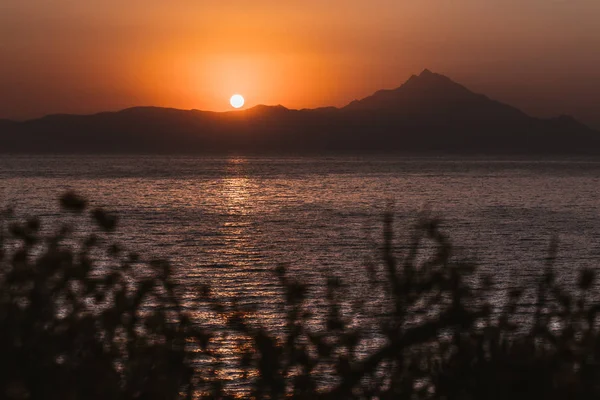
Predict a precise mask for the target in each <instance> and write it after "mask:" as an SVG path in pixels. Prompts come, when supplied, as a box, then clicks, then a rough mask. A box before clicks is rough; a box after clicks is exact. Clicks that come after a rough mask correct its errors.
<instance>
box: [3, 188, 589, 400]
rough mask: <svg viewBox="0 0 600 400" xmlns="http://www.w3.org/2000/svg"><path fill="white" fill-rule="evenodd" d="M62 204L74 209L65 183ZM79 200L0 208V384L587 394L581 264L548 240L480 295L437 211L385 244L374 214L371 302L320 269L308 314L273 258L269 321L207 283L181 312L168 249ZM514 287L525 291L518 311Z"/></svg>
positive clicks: (470, 267) (107, 393) (299, 393)
mask: <svg viewBox="0 0 600 400" xmlns="http://www.w3.org/2000/svg"><path fill="white" fill-rule="evenodd" d="M60 204H61V206H62V207H63V208H64V210H65V212H72V213H75V214H76V215H80V216H83V215H84V213H85V211H86V210H88V208H87V206H88V204H87V202H86V201H84V200H83V199H81V198H79V197H78V196H77V195H75V194H73V193H68V194H66V195H65V196H63V197H62V198H61V202H60ZM89 216H90V220H91V221H93V223H94V224H95V226H96V229H94V230H92V231H91V232H87V233H85V234H84V235H83V236H81V234H79V235H77V234H75V233H73V232H74V231H75V230H74V229H72V227H68V226H60V227H54V229H57V230H56V232H54V233H52V234H42V233H41V232H42V229H41V228H42V227H41V224H40V222H39V221H38V220H37V219H29V220H26V221H24V222H15V221H16V219H15V217H14V216H11V215H10V214H8V213H7V214H5V215H3V219H2V226H0V322H1V324H2V325H1V327H0V354H1V355H2V358H1V361H0V368H1V371H0V393H1V394H0V396H1V397H4V398H11V399H21V398H23V399H25V398H61V399H62V398H86V399H87V398H92V399H93V398H127V399H129V398H147V399H154V398H156V399H158V398H160V399H174V398H179V397H189V398H230V397H250V398H257V399H261V398H270V399H277V398H284V397H291V398H298V399H303V398H323V399H354V398H355V399H373V398H380V399H391V398H399V399H508V398H510V399H537V398H543V399H563V398H576V399H591V398H600V385H599V382H600V376H599V373H600V369H599V368H598V362H599V361H600V335H599V334H598V327H597V320H596V316H597V314H598V311H599V310H600V304H599V303H598V297H597V296H596V293H595V291H594V290H595V271H593V270H591V269H583V270H582V271H580V275H579V279H578V287H577V288H572V290H571V291H569V290H567V289H566V288H564V287H563V286H562V285H561V284H560V283H559V282H557V280H556V274H555V272H554V254H555V252H556V245H555V244H553V245H552V246H551V250H550V257H549V259H548V262H547V264H546V265H545V267H544V270H543V273H542V274H541V275H540V277H539V280H538V282H537V286H536V287H534V288H508V296H507V300H506V303H505V304H503V305H501V307H500V309H497V307H496V309H494V307H492V304H491V302H490V299H491V294H490V290H491V289H493V284H494V283H493V280H492V279H491V278H490V277H489V276H484V277H483V279H482V284H481V285H478V286H477V287H475V285H474V282H476V279H475V275H474V272H475V270H476V267H475V265H474V264H472V263H469V262H464V261H461V260H460V259H459V258H457V257H456V255H455V254H454V253H453V247H452V246H451V243H450V241H449V239H448V238H447V237H446V236H445V235H444V234H443V232H442V230H441V228H440V223H439V221H438V220H436V219H432V218H430V217H423V218H421V219H420V220H419V221H418V223H417V224H416V226H414V228H413V230H412V236H411V240H410V243H409V246H408V248H407V250H406V251H404V252H399V251H395V250H394V248H395V246H394V243H393V239H394V235H393V231H392V225H393V224H392V216H391V214H387V215H386V218H385V222H384V237H383V240H382V254H381V263H380V264H378V265H372V266H370V267H369V271H370V272H369V274H370V275H371V276H370V279H368V280H365V282H369V283H368V284H369V285H370V286H369V289H370V290H371V291H372V292H379V293H380V294H381V297H380V304H379V309H380V310H381V312H379V313H377V314H374V315H371V316H370V318H368V319H365V318H362V317H363V316H364V315H367V314H369V313H372V309H370V308H368V307H370V306H366V305H365V304H364V303H362V302H360V301H359V302H352V304H350V296H348V295H347V287H346V286H345V285H344V282H342V281H341V280H340V279H338V278H328V279H326V282H325V283H324V285H325V287H324V289H325V291H324V296H325V300H326V310H325V312H324V313H320V315H324V316H325V317H324V318H321V319H319V318H318V317H316V316H315V312H314V311H315V310H314V309H312V308H313V307H314V306H311V304H310V303H309V301H308V299H309V287H308V286H307V285H305V284H303V283H302V282H301V281H299V280H298V279H297V278H296V277H294V276H291V275H290V274H289V273H288V271H287V269H286V267H285V266H283V265H281V266H278V267H277V268H275V269H274V275H275V277H276V279H277V280H278V281H279V283H280V286H281V289H282V299H281V300H282V301H281V303H280V304H281V311H282V315H283V316H282V318H283V319H284V321H282V322H283V324H282V326H284V328H283V329H280V330H278V331H276V332H273V331H272V330H270V329H269V328H270V327H268V326H262V325H261V321H260V318H257V317H256V315H255V313H254V311H253V310H248V309H246V308H244V307H241V306H239V305H238V304H235V303H234V304H225V303H220V302H219V301H218V299H214V298H211V295H210V289H209V288H208V287H200V288H198V290H197V299H196V300H197V301H195V302H194V304H195V307H198V308H203V313H196V314H199V315H203V317H201V318H205V319H198V318H197V317H196V318H194V317H193V313H194V311H197V310H194V309H192V310H188V311H185V310H184V308H183V307H182V305H181V301H180V294H181V293H179V292H178V291H179V290H184V289H186V290H189V288H178V287H177V286H176V285H175V283H174V282H173V280H172V277H171V275H172V274H171V267H170V266H169V264H168V263H167V262H164V261H152V262H148V263H146V262H142V261H141V260H140V258H139V257H138V256H136V255H135V254H130V253H127V252H126V250H125V246H123V245H120V244H116V243H114V240H113V232H114V231H115V229H116V227H117V221H118V220H117V218H116V216H115V215H114V214H113V213H110V212H107V211H104V210H101V209H94V210H92V211H90V214H89ZM378 274H383V276H384V277H385V279H383V280H381V279H377V278H376V277H377V276H380V275H378ZM528 291H529V292H531V291H534V292H535V296H536V303H535V304H534V307H533V309H532V310H530V311H531V312H529V313H525V314H523V313H520V309H521V308H525V304H524V303H523V300H522V299H523V296H524V295H525V294H526V293H527V292H528ZM187 312H190V313H191V314H189V315H188V314H187ZM206 315H212V316H213V317H214V318H211V317H206ZM218 321H222V323H219V322H218ZM519 325H520V326H519ZM225 338H229V339H233V340H235V341H236V343H237V347H236V348H237V349H238V354H236V355H234V356H235V357H234V358H235V359H236V360H237V361H235V362H233V361H231V360H230V359H229V361H227V362H224V361H223V360H222V359H221V358H220V352H219V350H220V348H219V347H220V343H221V340H223V339H225ZM234 364H235V365H234ZM232 370H236V371H238V372H239V374H238V375H236V378H235V382H236V384H238V385H237V386H236V388H237V390H238V391H237V392H233V391H232V390H231V386H230V379H229V377H228V374H229V373H230V371H232Z"/></svg>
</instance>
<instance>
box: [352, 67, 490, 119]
mask: <svg viewBox="0 0 600 400" xmlns="http://www.w3.org/2000/svg"><path fill="white" fill-rule="evenodd" d="M476 97H477V98H479V95H477V94H475V93H473V92H471V91H470V90H468V89H467V88H465V87H464V86H462V85H460V84H458V83H456V82H454V81H453V80H452V79H450V78H448V77H447V76H444V75H441V74H437V73H435V72H431V71H430V70H429V69H424V70H423V71H422V72H421V73H420V74H419V75H412V76H411V77H410V78H409V79H408V80H407V81H406V82H405V83H404V84H402V85H401V86H400V87H398V88H396V89H388V90H379V91H377V92H375V93H374V94H373V95H372V96H369V97H366V98H364V99H362V100H355V101H353V102H352V103H350V104H348V105H347V106H346V107H347V108H349V109H356V110H358V109H368V110H383V111H388V112H389V111H394V112H402V110H405V111H406V110H409V109H412V108H415V107H417V108H419V109H425V108H423V107H422V106H423V104H424V103H432V104H433V103H435V104H439V103H440V102H446V103H452V102H454V101H464V100H465V99H471V100H472V99H474V98H476Z"/></svg>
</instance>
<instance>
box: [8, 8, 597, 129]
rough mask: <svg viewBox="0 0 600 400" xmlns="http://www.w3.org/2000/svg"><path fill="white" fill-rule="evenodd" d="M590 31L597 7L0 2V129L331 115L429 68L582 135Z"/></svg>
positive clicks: (593, 92) (593, 64) (592, 41)
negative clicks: (187, 114)
mask: <svg viewBox="0 0 600 400" xmlns="http://www.w3.org/2000/svg"><path fill="white" fill-rule="evenodd" d="M598 21H600V0H526V1H524V0H418V1H417V0H370V1H363V0H361V1H358V0H344V1H341V0H330V1H324V0H320V1H316V0H303V1H296V0H286V1H282V0H277V1H275V0H253V1H249V0H243V1H242V0H227V1H222V0H220V1H218V0H214V1H207V0H171V1H164V0H127V1H122V0H119V1H117V0H85V1H82V0H1V1H0V54H1V59H0V61H1V62H0V117H9V118H28V117H34V116H40V115H44V114H48V113H56V112H68V113H90V112H96V111H103V110H116V109H121V108H125V107H130V106H135V105H157V106H169V107H177V108H186V109H187V108H198V109H207V110H227V109H229V104H228V99H229V96H230V95H231V94H233V93H234V92H239V93H242V94H243V95H244V96H245V97H246V106H252V105H256V104H259V103H262V104H283V105H285V106H287V107H290V108H302V107H319V106H327V105H336V106H342V105H345V104H347V103H348V102H350V101H351V100H353V99H355V98H360V97H364V96H366V95H369V94H370V93H372V92H373V91H375V90H378V89H381V88H391V87H396V86H398V85H400V84H401V83H402V82H403V81H404V80H406V79H407V78H408V77H409V76H410V74H413V73H419V72H420V71H421V70H422V69H424V68H429V69H431V70H434V71H436V72H440V73H443V74H446V75H448V76H450V77H452V78H453V79H455V80H457V81H459V82H461V83H464V84H466V85H467V86H469V87H471V88H472V89H474V90H476V91H480V92H485V93H486V94H488V95H490V96H492V97H495V98H498V99H500V100H503V101H507V102H510V103H512V104H515V105H517V106H519V107H522V108H523V109H524V110H525V111H529V112H530V113H533V114H535V115H551V114H557V113H561V112H566V113H570V114H574V115H576V116H578V117H580V118H582V119H583V120H585V121H587V122H592V123H594V122H595V121H596V120H595V119H594V118H595V116H597V115H598V114H600V23H598ZM597 121H598V123H599V124H600V117H598V120H597Z"/></svg>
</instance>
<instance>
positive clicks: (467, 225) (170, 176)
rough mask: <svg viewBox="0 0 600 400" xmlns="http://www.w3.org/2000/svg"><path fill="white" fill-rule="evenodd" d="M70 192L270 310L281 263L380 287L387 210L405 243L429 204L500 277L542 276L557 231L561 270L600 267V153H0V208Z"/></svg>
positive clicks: (459, 241) (187, 280)
mask: <svg viewBox="0 0 600 400" xmlns="http://www.w3.org/2000/svg"><path fill="white" fill-rule="evenodd" d="M67 189H74V190H76V191H77V192H79V193H81V194H83V195H85V196H87V197H88V198H89V199H91V201H92V202H93V203H94V204H97V205H102V206H105V207H107V208H109V209H113V210H116V211H117V212H118V213H119V215H120V216H121V220H120V233H119V234H120V235H121V236H122V237H123V238H127V241H126V245H127V247H128V248H130V249H132V250H135V251H138V252H139V253H141V254H144V255H145V256H147V257H160V258H169V259H170V260H172V262H173V264H174V265H175V271H176V275H177V278H178V279H179V281H180V282H181V283H182V284H183V285H186V286H188V287H190V288H193V287H194V286H195V285H196V284H197V283H200V282H203V283H210V284H212V285H213V287H214V288H215V292H216V293H217V294H218V295H219V296H222V298H223V299H234V298H235V299H238V300H240V301H242V302H247V303H258V304H261V305H262V306H266V307H267V308H268V307H269V304H271V302H273V301H275V300H273V299H274V298H275V297H276V296H274V294H276V292H277V286H276V280H275V278H274V276H273V274H272V270H273V268H274V267H275V266H276V265H277V264H278V263H281V262H284V263H288V264H289V265H290V268H291V269H292V270H293V271H294V272H295V273H297V274H298V275H299V276H300V277H301V279H303V280H304V281H306V282H308V283H309V284H313V285H314V286H317V285H316V284H320V283H322V282H323V281H324V279H325V276H326V275H331V274H333V275H338V276H341V277H343V279H344V280H345V281H347V282H349V283H350V284H352V285H354V288H353V290H352V293H353V294H355V295H358V296H363V297H369V296H372V295H373V294H372V293H370V292H369V289H368V285H363V284H362V283H364V282H365V280H366V274H365V268H364V265H365V261H366V260H369V259H376V258H377V254H378V253H377V248H378V245H379V243H380V242H381V236H382V215H383V213H384V211H385V210H386V209H392V210H393V211H394V212H395V215H396V220H395V222H396V226H397V236H398V241H399V243H401V242H402V239H403V238H406V236H407V232H408V227H409V226H410V223H411V222H414V220H415V217H416V215H417V213H418V212H419V211H422V210H423V209H429V210H431V213H433V214H434V215H438V216H440V217H442V218H443V220H444V224H443V227H444V230H445V231H446V232H447V233H448V234H449V235H450V237H451V238H452V240H453V243H454V244H455V245H457V246H458V247H459V249H460V250H459V251H460V252H461V253H462V254H463V255H465V256H469V257H472V258H476V259H477V260H479V262H480V264H481V265H482V270H483V271H488V272H493V274H494V276H495V278H496V281H497V282H498V283H499V284H501V285H511V284H512V283H514V282H518V283H521V284H522V283H525V284H526V283H527V282H529V281H530V280H533V279H534V278H535V276H537V275H538V274H539V272H540V270H541V268H542V266H543V262H544V258H545V257H546V256H547V254H548V245H549V242H550V239H551V238H552V236H557V237H558V239H559V244H560V245H559V257H558V260H557V265H558V267H559V271H560V272H559V276H560V278H561V279H563V280H565V281H568V280H571V279H573V278H574V277H575V275H574V271H575V270H576V268H577V267H582V266H586V267H596V266H598V265H599V264H600V262H599V261H600V162H599V161H585V160H555V161H547V160H546V161H525V160H512V161H511V160H498V159H494V160H485V159H481V160H474V159H468V160H454V159H423V158H244V157H231V158H178V157H173V158H169V157H7V156H2V158H1V159H0V206H8V205H12V206H15V207H16V209H17V212H19V213H21V214H26V215H32V214H34V215H39V216H41V217H42V218H43V220H44V221H50V220H52V219H53V218H56V216H57V215H58V212H59V207H58V203H57V201H56V199H57V198H58V197H59V195H60V194H62V193H63V192H64V191H65V190H67ZM399 246H400V247H401V244H399ZM314 297H315V298H316V299H317V300H315V301H318V296H314ZM267 314H268V313H267ZM266 321H267V323H268V320H266ZM273 323H274V322H273Z"/></svg>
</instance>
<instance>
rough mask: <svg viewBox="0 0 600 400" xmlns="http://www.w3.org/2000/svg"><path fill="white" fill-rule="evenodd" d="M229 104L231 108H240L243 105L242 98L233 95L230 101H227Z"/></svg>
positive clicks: (238, 95) (239, 95)
mask: <svg viewBox="0 0 600 400" xmlns="http://www.w3.org/2000/svg"><path fill="white" fill-rule="evenodd" d="M229 103H230V104H231V107H233V108H240V107H242V106H243V105H244V97H243V96H242V95H241V94H234V95H233V96H231V99H229Z"/></svg>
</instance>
